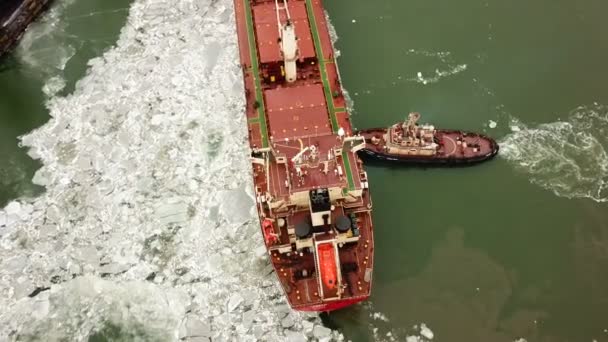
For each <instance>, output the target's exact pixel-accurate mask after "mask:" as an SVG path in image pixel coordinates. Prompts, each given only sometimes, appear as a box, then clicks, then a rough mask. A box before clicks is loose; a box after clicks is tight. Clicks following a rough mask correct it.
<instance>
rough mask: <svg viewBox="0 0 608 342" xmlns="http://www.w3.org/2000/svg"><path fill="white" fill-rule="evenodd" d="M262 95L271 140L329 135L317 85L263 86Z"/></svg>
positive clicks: (328, 125) (328, 123) (327, 122)
mask: <svg viewBox="0 0 608 342" xmlns="http://www.w3.org/2000/svg"><path fill="white" fill-rule="evenodd" d="M264 98H265V100H266V108H267V111H268V123H269V124H268V126H269V128H270V136H271V137H272V138H273V139H274V141H284V140H285V139H286V138H288V139H298V138H303V137H309V136H318V135H328V134H331V123H330V122H329V115H328V112H327V106H326V104H325V95H324V94H323V86H322V85H321V84H307V85H304V86H300V87H277V88H274V89H267V90H265V91H264Z"/></svg>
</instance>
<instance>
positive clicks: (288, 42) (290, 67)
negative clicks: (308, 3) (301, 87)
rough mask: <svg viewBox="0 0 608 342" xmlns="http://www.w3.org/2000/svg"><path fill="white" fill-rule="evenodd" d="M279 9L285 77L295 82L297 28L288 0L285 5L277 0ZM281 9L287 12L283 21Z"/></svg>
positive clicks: (277, 8) (276, 4) (284, 2)
mask: <svg viewBox="0 0 608 342" xmlns="http://www.w3.org/2000/svg"><path fill="white" fill-rule="evenodd" d="M274 2H275V6H276V11H277V24H278V28H279V39H280V46H281V54H282V55H283V62H284V64H285V79H286V80H287V82H289V83H291V82H295V80H296V78H297V71H296V60H297V59H298V54H299V51H298V43H297V38H296V28H295V25H294V24H293V23H292V22H291V14H290V13H289V5H288V3H287V0H283V5H279V0H275V1H274ZM281 11H284V12H285V17H286V19H287V20H286V21H285V23H282V22H281Z"/></svg>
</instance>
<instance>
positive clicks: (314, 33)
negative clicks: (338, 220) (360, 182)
mask: <svg viewBox="0 0 608 342" xmlns="http://www.w3.org/2000/svg"><path fill="white" fill-rule="evenodd" d="M306 10H307V11H308V21H309V23H310V30H311V31H312V37H313V40H314V43H315V50H316V51H317V59H318V60H320V61H321V62H320V63H319V70H321V79H322V81H323V89H324V92H325V100H326V101H327V107H328V110H329V116H330V118H331V125H332V127H333V131H334V133H337V132H338V129H339V128H340V127H339V126H338V118H337V117H336V111H340V112H344V111H345V110H344V108H334V99H333V95H332V93H331V88H330V87H329V80H328V79H327V70H326V69H325V63H327V61H323V47H322V46H321V38H320V37H319V31H318V29H317V20H316V18H315V13H314V9H313V7H312V2H311V0H306ZM342 161H343V162H344V168H345V169H346V170H344V171H345V172H346V179H347V180H348V188H349V189H350V190H354V189H355V182H354V180H353V173H352V170H351V169H350V160H349V159H348V152H346V151H343V152H342Z"/></svg>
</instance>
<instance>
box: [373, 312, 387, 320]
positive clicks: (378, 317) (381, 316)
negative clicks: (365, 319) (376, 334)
mask: <svg viewBox="0 0 608 342" xmlns="http://www.w3.org/2000/svg"><path fill="white" fill-rule="evenodd" d="M371 316H372V318H373V319H376V320H381V321H384V322H388V318H387V317H386V315H384V314H383V313H381V312H374V313H373V314H372V315H371Z"/></svg>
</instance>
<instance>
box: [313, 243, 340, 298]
mask: <svg viewBox="0 0 608 342" xmlns="http://www.w3.org/2000/svg"><path fill="white" fill-rule="evenodd" d="M317 251H318V255H319V266H320V268H321V269H320V272H321V280H323V284H325V286H326V287H327V288H328V289H330V290H333V289H335V288H336V285H337V283H338V275H337V272H336V254H335V250H334V247H333V245H332V244H329V243H324V244H321V245H318V246H317Z"/></svg>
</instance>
